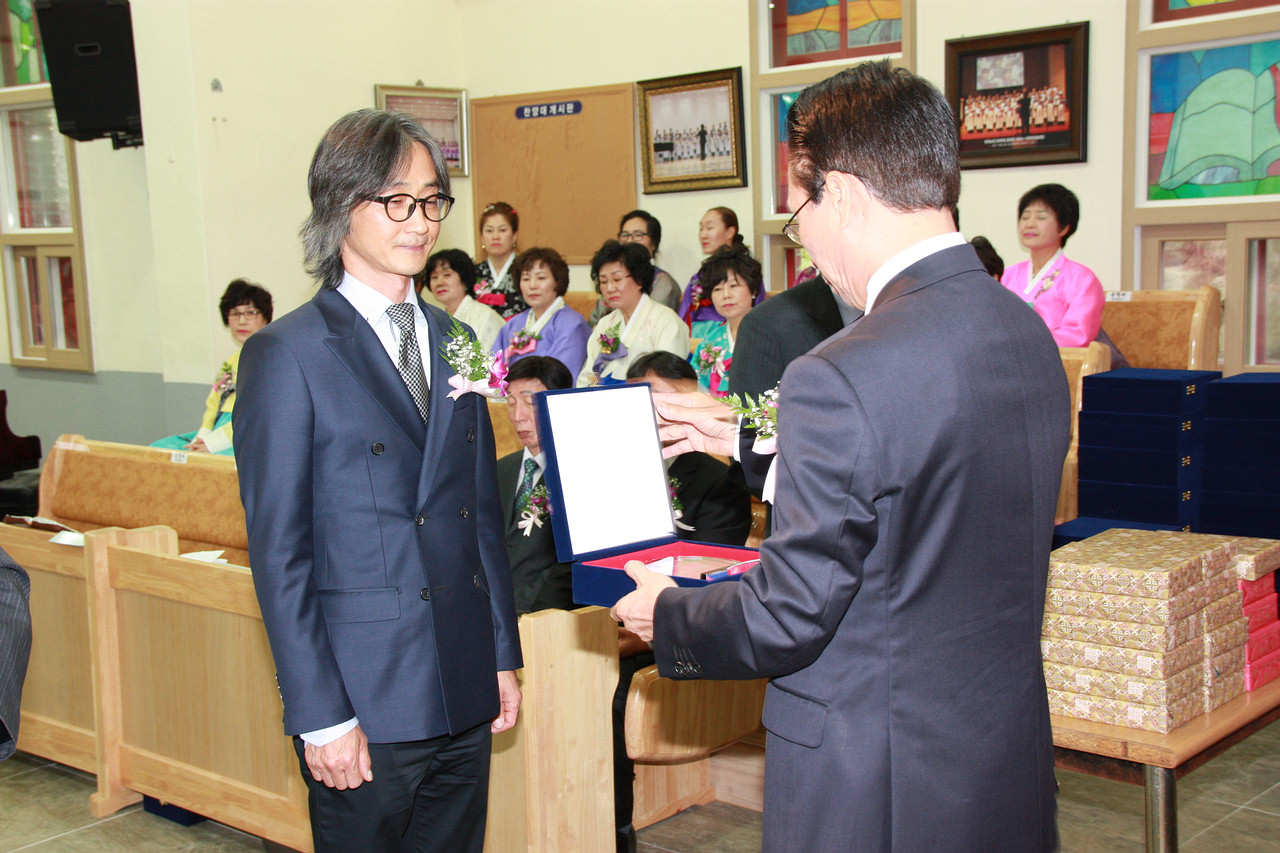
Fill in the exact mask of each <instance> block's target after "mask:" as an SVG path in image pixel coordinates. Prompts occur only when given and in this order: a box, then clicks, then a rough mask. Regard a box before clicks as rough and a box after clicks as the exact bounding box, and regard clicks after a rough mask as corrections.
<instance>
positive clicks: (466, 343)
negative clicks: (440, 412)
mask: <svg viewBox="0 0 1280 853" xmlns="http://www.w3.org/2000/svg"><path fill="white" fill-rule="evenodd" d="M441 352H442V354H443V355H444V360H445V361H446V362H448V363H449V366H450V367H452V368H453V369H454V371H455V373H454V375H453V376H450V377H449V384H450V385H451V386H452V387H453V389H454V390H452V391H450V392H449V399H450V400H457V399H458V398H459V397H461V396H462V395H463V394H466V393H468V392H470V393H472V394H479V395H480V396H481V397H492V398H494V399H497V398H499V397H505V396H506V395H507V360H506V359H505V358H504V357H503V355H502V353H497V354H496V355H490V354H489V353H488V352H487V351H486V350H485V348H484V345H482V344H481V343H480V342H479V341H477V340H476V339H475V338H473V337H471V335H470V334H469V333H468V332H467V329H466V327H464V326H463V325H462V324H461V323H459V322H458V320H457V319H456V318H455V319H454V321H453V326H452V327H451V328H450V329H449V340H448V341H447V342H446V343H445V345H444V346H443V347H442V348H441Z"/></svg>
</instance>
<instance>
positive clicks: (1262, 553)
mask: <svg viewBox="0 0 1280 853" xmlns="http://www.w3.org/2000/svg"><path fill="white" fill-rule="evenodd" d="M1156 532H1169V531H1156ZM1182 535H1190V536H1198V537H1200V538H1202V539H1204V540H1206V541H1208V540H1215V541H1216V542H1217V543H1220V544H1221V543H1230V544H1231V545H1233V546H1234V547H1235V564H1234V566H1233V567H1232V568H1233V570H1234V571H1235V573H1236V577H1238V578H1240V579H1241V580H1250V581H1253V580H1257V579H1258V578H1261V577H1263V576H1264V575H1268V574H1270V573H1271V572H1274V571H1275V570H1276V569H1280V540H1276V539H1254V538H1251V537H1248V536H1223V535H1219V534H1214V533H1192V534H1182Z"/></svg>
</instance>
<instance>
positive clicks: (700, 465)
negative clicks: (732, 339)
mask: <svg viewBox="0 0 1280 853" xmlns="http://www.w3.org/2000/svg"><path fill="white" fill-rule="evenodd" d="M627 381H628V382H648V383H649V384H650V385H652V386H653V390H654V391H658V392H661V391H690V392H691V391H697V390H698V374H697V373H696V372H695V371H694V369H693V367H692V366H691V365H690V364H689V362H687V361H685V360H684V359H682V358H680V357H679V356H677V355H673V354H671V353H669V352H664V351H661V350H657V351H654V352H651V353H648V354H646V355H643V356H641V357H640V358H638V359H636V360H635V361H634V362H632V364H631V366H630V367H628V368H627ZM667 476H668V477H670V478H671V479H672V480H674V481H675V486H676V498H677V499H678V500H679V501H680V505H681V509H680V524H683V525H685V527H679V526H677V528H676V536H678V537H679V538H681V539H689V540H692V541H694V542H712V543H715V544H717V545H741V544H743V543H745V542H746V541H747V534H749V533H750V532H751V493H750V492H749V491H747V483H746V481H745V480H744V479H742V474H741V470H740V469H739V468H738V467H737V466H734V468H733V469H730V467H729V466H728V465H726V464H724V463H723V462H721V461H720V460H718V459H716V458H715V457H714V456H708V455H707V454H705V453H685V454H682V455H680V456H676V457H674V458H672V459H668V460H667ZM686 528H688V529H686Z"/></svg>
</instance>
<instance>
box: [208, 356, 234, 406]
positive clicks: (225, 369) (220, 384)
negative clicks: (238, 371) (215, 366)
mask: <svg viewBox="0 0 1280 853" xmlns="http://www.w3.org/2000/svg"><path fill="white" fill-rule="evenodd" d="M213 390H214V391H215V392H216V393H217V394H218V395H219V396H220V397H223V398H224V399H225V398H226V397H227V396H228V395H229V394H232V393H234V392H235V390H236V377H235V374H234V373H233V372H232V370H231V362H229V361H224V362H222V367H221V368H220V369H219V370H218V378H217V379H215V380H213Z"/></svg>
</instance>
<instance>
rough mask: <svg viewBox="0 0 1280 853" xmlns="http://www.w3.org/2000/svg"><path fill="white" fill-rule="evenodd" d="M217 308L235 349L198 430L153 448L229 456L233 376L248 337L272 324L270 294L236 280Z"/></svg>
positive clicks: (226, 362) (206, 404) (173, 437)
mask: <svg viewBox="0 0 1280 853" xmlns="http://www.w3.org/2000/svg"><path fill="white" fill-rule="evenodd" d="M218 307H219V308H220V309H221V310H222V325H224V326H226V327H227V328H228V329H229V330H230V331H231V340H233V341H235V344H236V349H235V352H233V353H232V354H231V357H230V358H228V359H227V360H226V361H224V362H223V363H222V367H221V369H219V370H218V375H217V377H216V378H215V379H214V380H213V388H212V389H211V390H210V391H209V397H208V399H206V400H205V404H204V419H203V420H202V421H201V422H200V429H198V430H196V431H195V432H186V433H182V434H181V435H170V436H167V437H165V438H162V439H160V440H159V441H156V442H153V443H152V445H151V446H152V447H166V448H169V449H170V450H194V451H197V452H200V453H219V454H222V455H224V456H230V455H231V454H232V449H231V409H232V408H233V407H234V406H235V404H236V373H237V371H238V370H239V368H240V347H241V346H242V345H243V344H244V342H245V341H247V340H249V336H250V335H252V334H253V333H254V332H256V331H258V330H259V329H261V328H262V327H263V326H265V325H267V324H268V323H270V322H271V310H272V308H271V294H270V292H268V291H267V289H266V288H265V287H259V286H258V285H256V284H253V283H252V282H249V281H246V280H245V279H243V278H238V279H236V280H235V281H233V282H231V284H229V285H227V289H226V290H225V291H223V293H222V300H221V301H220V302H219V304H218Z"/></svg>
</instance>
